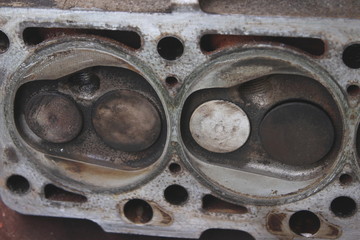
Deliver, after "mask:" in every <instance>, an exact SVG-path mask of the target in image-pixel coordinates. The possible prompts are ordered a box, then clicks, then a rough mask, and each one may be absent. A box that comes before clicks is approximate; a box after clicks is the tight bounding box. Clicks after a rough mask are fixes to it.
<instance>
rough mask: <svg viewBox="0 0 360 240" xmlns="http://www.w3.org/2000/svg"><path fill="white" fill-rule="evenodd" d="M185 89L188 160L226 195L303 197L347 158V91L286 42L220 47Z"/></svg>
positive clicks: (267, 199)
mask: <svg viewBox="0 0 360 240" xmlns="http://www.w3.org/2000/svg"><path fill="white" fill-rule="evenodd" d="M191 76H192V77H191V79H188V82H191V83H192V85H189V86H188V88H187V89H185V90H184V92H186V94H185V95H184V99H183V108H182V115H181V121H180V122H181V125H180V129H181V138H182V144H183V147H184V148H183V149H184V157H185V159H186V164H187V165H188V166H189V168H190V169H192V171H194V173H195V176H198V178H199V180H200V181H201V182H203V183H204V184H206V185H207V186H208V187H209V188H211V190H212V191H213V192H215V193H217V194H218V195H219V196H221V197H222V198H226V199H227V200H229V201H232V202H235V203H239V202H244V201H246V202H248V203H249V202H250V203H254V204H276V203H278V202H279V200H280V199H282V201H283V202H290V201H293V200H298V199H300V198H302V197H305V196H306V193H307V192H308V191H315V189H317V190H318V189H321V186H324V185H325V184H326V182H327V181H329V180H330V175H331V171H334V169H335V168H336V166H337V165H338V164H339V162H340V161H341V156H340V152H341V148H342V138H343V120H342V115H343V114H342V106H343V103H342V102H341V99H342V95H341V94H342V92H341V90H340V89H339V88H338V87H337V85H336V83H335V82H333V80H332V78H331V77H330V76H328V75H327V73H326V72H325V71H324V70H322V69H321V68H320V67H319V66H317V65H316V64H315V63H314V62H312V60H311V59H309V58H305V57H302V56H299V55H296V54H294V53H292V52H291V51H289V50H286V49H270V48H249V49H241V50H238V51H234V50H229V52H227V51H223V52H222V53H219V55H218V57H217V58H215V59H213V60H212V61H211V62H209V63H207V64H205V65H204V66H203V67H202V68H200V70H199V71H197V72H196V73H194V74H192V75H191Z"/></svg>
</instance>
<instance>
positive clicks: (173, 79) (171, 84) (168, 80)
mask: <svg viewBox="0 0 360 240" xmlns="http://www.w3.org/2000/svg"><path fill="white" fill-rule="evenodd" d="M165 82H166V85H168V86H169V87H174V86H175V85H176V84H178V82H179V81H178V80H177V78H176V77H167V78H166V79H165Z"/></svg>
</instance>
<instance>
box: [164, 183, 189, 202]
mask: <svg viewBox="0 0 360 240" xmlns="http://www.w3.org/2000/svg"><path fill="white" fill-rule="evenodd" d="M164 196H165V199H166V201H168V202H169V203H171V204H173V205H182V204H184V203H185V202H186V201H187V200H188V198H189V194H188V192H187V191H186V189H185V188H184V187H182V186H180V185H177V184H174V185H171V186H169V187H167V188H166V189H165V191H164Z"/></svg>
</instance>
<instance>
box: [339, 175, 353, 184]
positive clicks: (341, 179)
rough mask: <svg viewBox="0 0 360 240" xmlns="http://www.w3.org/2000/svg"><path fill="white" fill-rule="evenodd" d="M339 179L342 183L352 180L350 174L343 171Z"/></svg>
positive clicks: (349, 182) (348, 182)
mask: <svg viewBox="0 0 360 240" xmlns="http://www.w3.org/2000/svg"><path fill="white" fill-rule="evenodd" d="M339 181H340V183H341V184H342V185H349V184H351V183H352V181H353V177H352V176H351V175H350V174H347V173H344V174H342V175H341V176H340V177H339Z"/></svg>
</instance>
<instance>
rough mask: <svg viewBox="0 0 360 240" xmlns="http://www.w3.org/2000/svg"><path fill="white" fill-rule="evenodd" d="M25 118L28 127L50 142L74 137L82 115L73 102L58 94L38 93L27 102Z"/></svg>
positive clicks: (80, 123) (63, 140) (78, 128)
mask: <svg viewBox="0 0 360 240" xmlns="http://www.w3.org/2000/svg"><path fill="white" fill-rule="evenodd" d="M25 119H26V122H27V124H28V126H29V127H30V129H31V130H32V131H33V132H34V133H35V134H36V135H37V136H38V137H40V138H41V139H43V140H45V141H48V142H51V143H65V142H69V141H71V140H72V139H74V138H75V137H76V136H77V135H78V134H79V132H80V131H81V128H82V115H81V113H80V111H79V109H78V108H77V106H76V104H75V102H73V101H71V100H70V99H69V98H67V97H65V96H62V95H60V94H39V95H35V96H33V97H32V98H31V99H30V101H29V102H28V104H27V107H26V110H25Z"/></svg>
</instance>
